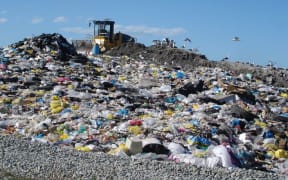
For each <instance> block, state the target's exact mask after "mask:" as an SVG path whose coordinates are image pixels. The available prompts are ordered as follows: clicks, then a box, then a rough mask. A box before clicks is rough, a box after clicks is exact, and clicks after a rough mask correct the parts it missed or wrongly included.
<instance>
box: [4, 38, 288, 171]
mask: <svg viewBox="0 0 288 180" xmlns="http://www.w3.org/2000/svg"><path fill="white" fill-rule="evenodd" d="M58 50H61V51H62V53H59V52H58ZM75 56H77V53H76V52H75V51H74V50H73V48H72V47H71V46H70V45H69V43H67V41H65V39H63V37H61V36H59V35H58V34H52V35H47V34H46V35H41V36H38V37H34V38H32V39H25V40H24V41H20V42H18V43H15V44H13V45H11V46H9V47H8V48H4V49H1V50H0V89H1V91H0V92H1V94H0V95H1V96H0V118H1V119H0V133H1V134H21V135H24V136H26V137H29V138H31V140H32V141H40V142H43V143H51V144H54V145H59V146H63V147H68V148H69V147H70V148H74V149H76V150H79V151H85V152H105V153H107V154H112V155H116V156H123V157H131V158H144V159H153V160H165V161H175V162H177V163H189V164H193V165H196V166H200V167H211V168H212V167H227V168H228V167H235V168H247V169H257V170H263V171H271V172H276V173H280V174H288V149H287V148H288V147H287V136H288V131H287V130H288V129H287V128H288V127H287V122H288V89H287V88H284V87H274V86H272V85H267V84H265V83H264V82H263V81H262V80H261V79H258V78H256V77H254V76H253V73H245V74H240V75H238V76H235V75H233V74H231V73H230V72H229V71H226V70H223V69H221V68H219V67H218V68H214V67H213V68H211V67H204V66H199V67H194V68H193V70H192V71H185V70H184V68H181V66H167V65H165V64H162V65H158V64H155V63H152V62H151V61H146V60H145V58H140V57H139V58H131V57H128V56H120V57H116V56H105V55H103V56H99V57H89V58H75ZM206 61H207V60H206Z"/></svg>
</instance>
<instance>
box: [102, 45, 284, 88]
mask: <svg viewBox="0 0 288 180" xmlns="http://www.w3.org/2000/svg"><path fill="white" fill-rule="evenodd" d="M105 54H107V55H111V56H129V57H132V58H136V59H142V60H145V61H150V62H153V63H156V64H159V65H161V64H162V65H166V66H170V67H173V66H181V67H182V68H183V69H185V70H193V68H195V67H199V66H203V67H211V68H216V67H219V68H221V69H224V70H226V71H228V72H229V73H231V74H233V75H235V76H238V75H241V74H247V73H250V74H253V76H255V77H257V78H258V79H261V80H262V81H264V82H265V83H267V84H270V85H274V86H278V87H288V83H287V82H288V70H287V69H282V68H273V67H263V66H259V65H258V66H257V65H253V64H247V63H241V62H231V61H211V60H208V59H207V58H206V56H205V55H202V54H197V53H194V52H192V51H189V50H186V49H182V48H169V47H162V46H155V45H153V46H148V47H146V46H145V45H144V44H139V43H127V44H124V45H122V46H119V47H116V48H113V49H111V50H110V51H108V52H106V53H105Z"/></svg>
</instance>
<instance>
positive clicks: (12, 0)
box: [0, 0, 288, 68]
mask: <svg viewBox="0 0 288 180" xmlns="http://www.w3.org/2000/svg"><path fill="white" fill-rule="evenodd" d="M287 9H288V1H287V0H237V1H236V0H177V1H176V0H142V1H137V0H110V1H103V0H102V1H100V0H46V1H42V0H27V1H24V0H9V1H8V0H3V1H1V6H0V45H1V46H6V45H8V44H11V43H13V42H17V41H19V40H22V39H23V38H25V37H31V36H33V35H40V34H42V33H54V32H56V33H60V34H62V35H63V36H64V37H66V38H67V39H68V40H70V39H87V38H88V37H89V34H92V33H93V30H92V28H89V26H88V24H89V21H90V20H103V19H105V18H109V19H111V20H114V21H115V22H116V27H115V29H116V31H121V32H124V33H126V34H129V35H132V36H134V37H136V38H137V41H138V42H140V43H143V44H145V45H146V46H149V45H151V44H152V41H153V40H157V39H158V40H162V39H163V38H165V37H168V38H169V39H173V40H174V41H176V45H177V46H178V47H181V46H182V45H184V44H186V48H189V49H192V48H197V49H198V50H199V51H200V53H202V54H205V55H206V56H207V58H208V59H210V60H221V59H222V58H224V57H226V56H228V57H229V58H230V59H231V60H233V61H236V60H240V61H243V62H254V63H255V64H259V65H266V64H268V62H269V61H271V62H273V63H274V64H275V65H276V66H278V67H285V68H288V45H287V44H288V36H287V33H288V10H287ZM235 36H238V37H239V38H240V41H238V42H235V41H232V38H233V37H235ZM187 37H188V38H189V39H191V40H192V41H191V42H190V43H187V42H185V41H184V39H185V38H187Z"/></svg>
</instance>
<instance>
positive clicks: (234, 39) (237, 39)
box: [232, 36, 240, 41]
mask: <svg viewBox="0 0 288 180" xmlns="http://www.w3.org/2000/svg"><path fill="white" fill-rule="evenodd" d="M232 41H240V39H239V37H237V36H235V37H234V38H233V39H232Z"/></svg>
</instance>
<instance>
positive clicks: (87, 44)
mask: <svg viewBox="0 0 288 180" xmlns="http://www.w3.org/2000/svg"><path fill="white" fill-rule="evenodd" d="M91 25H93V29H94V31H93V38H92V39H91V40H72V44H73V45H74V47H75V48H76V50H77V51H78V52H80V53H85V54H88V53H89V54H92V55H97V54H101V53H104V52H105V51H107V50H109V49H111V48H113V47H116V46H120V45H122V44H123V43H127V42H135V38H133V37H132V36H130V35H127V34H123V33H121V32H118V33H114V25H115V22H114V21H111V20H93V21H90V23H89V27H91Z"/></svg>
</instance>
